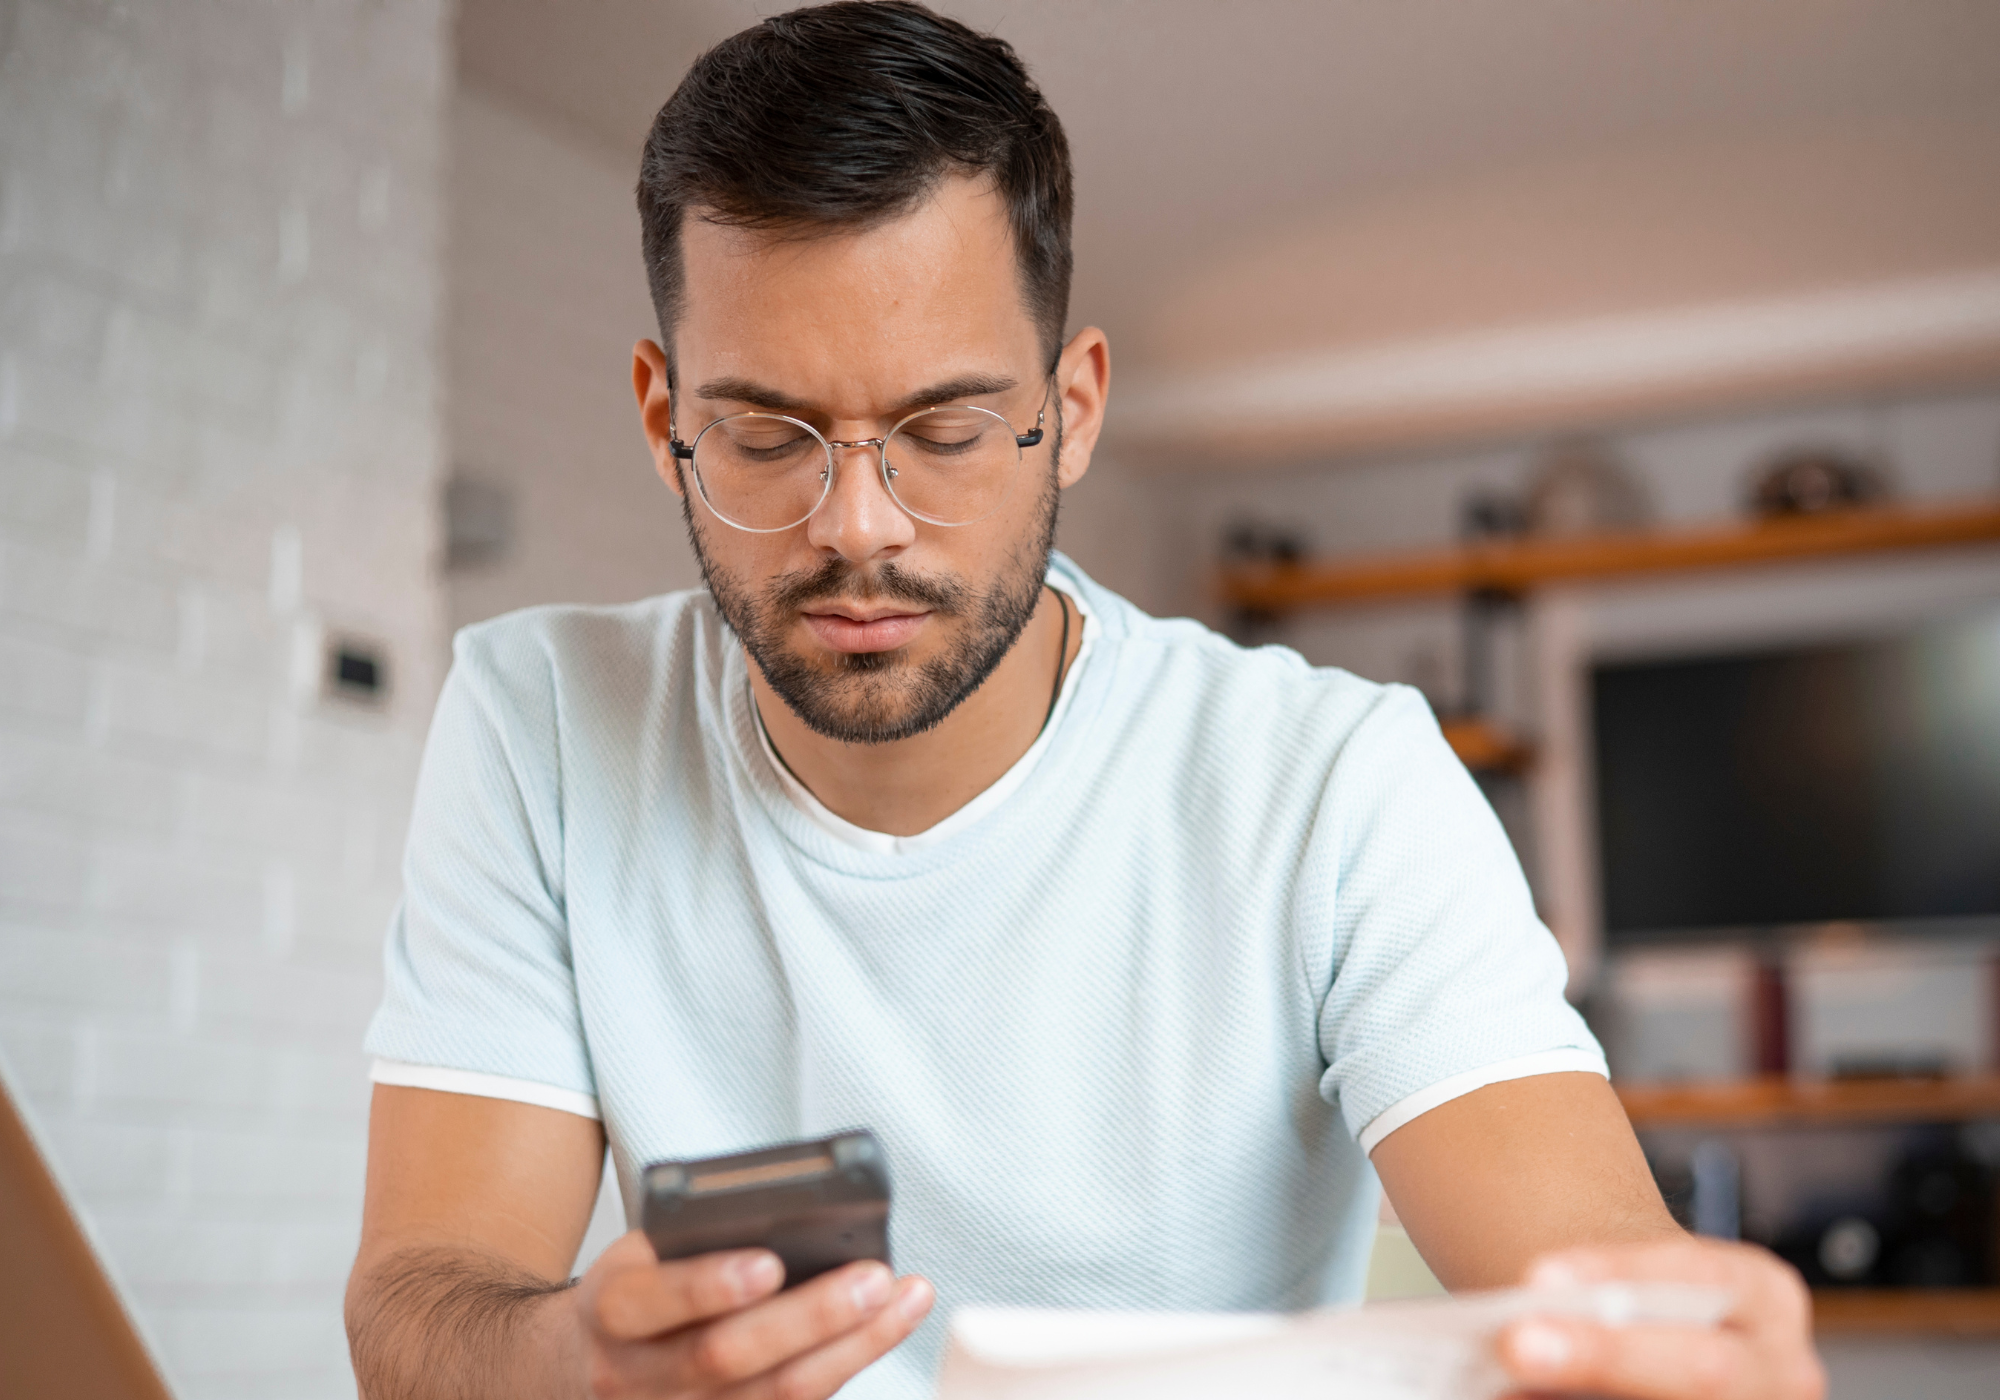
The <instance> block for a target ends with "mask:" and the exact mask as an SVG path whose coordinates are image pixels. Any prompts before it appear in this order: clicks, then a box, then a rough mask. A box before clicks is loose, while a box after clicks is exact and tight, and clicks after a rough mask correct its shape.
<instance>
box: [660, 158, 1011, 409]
mask: <svg viewBox="0 0 2000 1400" xmlns="http://www.w3.org/2000/svg"><path fill="white" fill-rule="evenodd" d="M682 248H683V264H684V269H685V272H684V278H685V280H684V288H685V292H684V297H683V301H682V310H681V317H680V321H679V324H678V325H677V326H676V327H675V337H674V339H675V355H676V358H677V360H678V361H679V368H680V375H681V378H682V382H683V383H688V382H693V383H699V382H701V381H702V380H705V379H709V378H714V377H716V376H741V377H744V378H748V379H752V380H755V381H757V382H759V383H766V384H771V385H773V386H774V387H782V388H785V389H787V390H789V391H791V392H794V393H798V394H800V395H802V396H809V397H812V398H814V399H816V400H820V399H824V400H826V401H829V402H831V401H835V400H851V399H855V398H857V397H868V396H870V395H871V394H875V393H884V394H891V395H893V394H894V392H895V391H896V390H897V389H898V388H899V387H901V388H902V389H904V390H907V389H908V388H909V387H911V381H912V380H914V381H915V382H917V383H928V382H932V381H935V380H937V379H939V378H940V377H944V376H947V375H950V374H952V373H956V372H959V371H979V370H989V371H990V370H995V369H1000V370H1011V371H1015V372H1020V371H1022V370H1025V369H1027V368H1028V367H1029V366H1030V365H1032V362H1033V360H1034V359H1035V358H1036V356H1037V354H1038V350H1037V341H1036V330H1035V325H1034V321H1033V319H1032V318H1031V317H1030V316H1029V314H1028V311H1027V308H1026V307H1025V305H1024V304H1023V302H1022V298H1021V287H1020V277H1019V273H1018V271H1017V269H1016V263H1015V257H1014V242H1013V234H1012V230H1011V228H1010V227H1009V224H1008V220H1007V210H1006V205H1005V203H1004V202H1003V200H1002V199H1001V197H1000V196H999V195H998V194H997V193H996V192H995V191H994V190H993V189H992V188H991V186H990V184H988V183H987V182H986V181H983V180H977V181H975V180H969V179H963V178H955V179H948V180H945V181H942V182H941V183H940V184H939V185H938V187H937V189H936V190H935V191H934V192H933V193H932V195H931V196H930V197H929V198H928V199H926V200H925V201H924V202H923V203H922V204H920V205H918V206H917V207H916V208H914V209H912V210H910V211H909V212H908V213H906V214H902V215H900V216H898V217H896V218H894V219H890V220H888V221H886V222H883V223H880V224H876V225H874V226H872V227H868V228H864V229H858V230H852V231H849V230H840V231H837V232H832V233H828V234H824V235H817V236H806V237H799V236H785V235H773V234H770V233H764V232H759V231H753V230H745V229H736V228H729V227H725V226H720V225H716V224H712V223H708V222H705V221H703V220H701V219H699V218H697V217H692V216H691V217H689V219H688V222H687V225H686V227H685V230H684V232H683V237H682Z"/></svg>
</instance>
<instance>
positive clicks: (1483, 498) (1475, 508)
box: [1458, 486, 1528, 541]
mask: <svg viewBox="0 0 2000 1400" xmlns="http://www.w3.org/2000/svg"><path fill="white" fill-rule="evenodd" d="M1527 531H1528V506H1527V502H1526V501H1524V500H1522V499H1521V497H1519V496H1517V495H1515V494H1513V493H1512V492H1508V491H1495V490H1493V489H1491V488H1490V487H1484V486H1479V487H1474V488H1473V489H1472V490H1471V491H1468V492H1467V493H1466V495H1465V499H1464V500H1463V501H1461V502H1460V503H1459V507H1458V533H1459V537H1460V538H1461V539H1464V540H1468V541H1471V540H1506V539H1513V538H1514V537H1515V536H1517V535H1524V534H1526V533H1527Z"/></svg>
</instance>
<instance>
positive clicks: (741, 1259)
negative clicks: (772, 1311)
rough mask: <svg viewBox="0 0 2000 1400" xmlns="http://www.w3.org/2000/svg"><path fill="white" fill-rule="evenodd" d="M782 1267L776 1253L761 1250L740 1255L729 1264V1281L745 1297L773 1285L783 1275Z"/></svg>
mask: <svg viewBox="0 0 2000 1400" xmlns="http://www.w3.org/2000/svg"><path fill="white" fill-rule="evenodd" d="M784 1267H785V1266H784V1265H782V1264H780V1263H779V1262H778V1256H777V1255H775V1254H766V1253H764V1252H762V1251H761V1250H760V1251H758V1252H757V1253H755V1254H744V1255H740V1256H738V1258H737V1259H736V1261H735V1262H734V1263H732V1264H731V1265H730V1266H729V1276H730V1281H731V1282H732V1283H734V1284H735V1285H736V1291H737V1292H738V1293H741V1294H743V1295H744V1296H746V1297H747V1296H749V1295H750V1294H753V1293H762V1292H764V1291H765V1290H766V1289H769V1288H773V1287H775V1286H776V1285H777V1283H778V1281H779V1280H780V1279H781V1278H783V1277H784Z"/></svg>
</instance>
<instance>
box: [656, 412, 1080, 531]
mask: <svg viewBox="0 0 2000 1400" xmlns="http://www.w3.org/2000/svg"><path fill="white" fill-rule="evenodd" d="M1047 412H1048V398H1047V395H1046V394H1044V396H1043V399H1042V407H1041V408H1039V409H1037V410H1036V412H1035V426H1034V428H1033V429H1032V430H1031V431H1029V432H1025V433H1017V432H1015V431H1014V425H1013V424H1011V423H1009V422H1008V421H1007V420H1006V419H1005V418H1002V417H1001V416H1000V415H999V414H997V413H995V412H993V411H992V410H991V409H985V408H974V407H972V406H971V405H970V404H948V405H944V406H942V407H937V408H920V409H918V410H917V411H916V412H915V413H912V414H910V415H909V416H908V417H907V418H904V419H903V420H902V421H901V422H899V423H897V424H896V426H895V427H893V428H891V429H889V431H888V433H887V434H886V435H884V436H882V437H878V438H862V439H860V440H858V441H855V442H840V441H836V440H831V439H828V438H824V437H821V436H820V434H819V432H818V430H817V429H815V428H814V427H813V426H812V425H811V424H810V423H805V422H802V421H800V420H799V419H797V418H792V417H789V416H787V415H785V414H782V413H732V414H730V415H729V416H728V417H727V418H718V419H716V420H715V421H714V422H713V423H710V424H709V425H708V426H707V427H705V428H703V429H702V430H701V431H700V432H698V433H696V434H695V437H694V441H693V442H692V443H684V442H682V441H681V440H680V439H679V438H678V437H676V438H673V439H672V440H671V444H670V446H671V450H672V452H673V454H674V456H676V457H678V458H679V459H681V460H682V461H684V462H687V463H688V464H689V466H690V468H691V470H692V474H693V476H694V485H695V490H696V491H698V492H700V493H701V499H702V502H703V503H704V504H705V505H707V507H708V508H709V509H710V510H711V511H713V512H714V513H715V516H716V518H717V519H718V520H721V521H722V522H723V523H724V524H725V525H733V526H735V527H736V528H737V529H739V530H748V531H751V532H752V533H754V534H760V535H768V534H774V533H776V532H777V531H779V530H789V529H791V528H792V527H793V526H796V525H802V524H804V523H805V522H806V521H807V520H809V519H811V518H812V514H813V512H814V511H816V510H818V509H819V508H820V506H821V505H823V504H824V503H825V501H826V498H827V497H828V496H829V495H831V494H832V492H833V472H834V455H833V450H834V449H835V448H836V447H839V448H862V447H870V448H874V449H876V460H877V464H878V466H879V467H880V470H881V473H882V485H883V486H884V488H886V489H887V490H888V492H889V496H890V498H891V499H892V500H894V501H895V503H896V504H897V505H899V506H901V507H902V508H903V510H904V511H905V512H906V513H907V514H909V515H911V516H914V517H915V518H916V519H918V520H922V521H925V522H927V523H929V524H932V525H972V524H976V523H978V522H979V521H981V520H984V519H985V518H986V517H987V516H989V515H991V514H993V512H994V511H996V510H998V509H999V508H1000V506H1001V504H1002V503H1003V502H1004V501H1006V499H1007V495H1008V493H1009V492H1010V491H1012V490H1013V487H1014V479H1015V478H1016V477H1018V476H1019V475H1020V474H1021V471H1020V467H1021V453H1022V451H1023V449H1025V448H1029V447H1035V446H1038V445H1039V444H1040V443H1041V440H1042V420H1043V418H1044V416H1045V415H1046V414H1047Z"/></svg>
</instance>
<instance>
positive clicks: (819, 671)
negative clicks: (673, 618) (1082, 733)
mask: <svg viewBox="0 0 2000 1400" xmlns="http://www.w3.org/2000/svg"><path fill="white" fill-rule="evenodd" d="M1061 451H1062V430H1061V427H1060V426H1058V427H1057V429H1056V443H1055V453H1054V454H1053V455H1054V457H1055V460H1056V461H1060V460H1061V455H1060V454H1061ZM1059 502H1060V491H1059V489H1058V488H1057V485H1056V473H1055V470H1054V468H1053V467H1051V469H1050V471H1049V473H1048V475H1047V476H1046V477H1045V478H1044V480H1043V484H1042V493H1041V499H1040V501H1039V502H1038V503H1037V506H1036V520H1035V524H1034V528H1033V529H1032V530H1031V532H1030V533H1029V536H1028V537H1027V538H1026V539H1024V540H1023V541H1021V543H1020V544H1019V545H1018V546H1017V547H1016V548H1015V549H1013V550H1012V551H1010V552H1009V554H1008V557H1007V562H1006V565H1005V566H1004V567H1003V568H1002V569H1001V571H1000V573H999V575H998V576H997V577H995V578H994V579H992V580H991V581H990V582H989V583H988V584H987V585H986V586H984V587H975V586H974V585H972V584H970V583H968V582H967V581H966V580H964V579H962V578H959V577H957V576H955V575H950V574H917V573H912V572H910V571H909V570H906V569H901V568H898V567H897V566H896V565H895V564H894V563H893V562H892V563H886V564H881V565H878V566H876V567H875V568H872V569H867V568H857V567H856V566H854V565H853V564H850V563H848V562H847V560H845V559H842V558H840V557H839V556H838V555H836V556H834V557H832V558H830V559H827V560H825V561H824V562H823V563H821V564H819V565H818V566H817V567H815V568H811V569H800V570H795V571H794V572H792V573H788V574H781V575H779V576H778V577H777V578H776V579H773V580H772V581H771V582H770V583H769V584H768V585H766V586H765V587H764V588H763V589H762V590H761V591H759V590H758V589H756V588H754V587H753V586H751V585H750V584H749V583H748V582H746V581H745V580H743V579H740V578H738V577H736V576H735V575H732V574H730V573H729V572H727V571H726V570H724V569H723V568H722V567H721V566H719V565H718V564H717V563H716V562H715V560H714V559H713V558H712V557H711V556H710V554H709V553H708V551H707V550H706V549H705V548H703V546H702V538H701V531H700V530H699V529H698V528H697V527H696V525H695V519H694V505H693V492H692V491H690V490H687V489H685V484H684V488H683V490H682V491H681V514H682V517H683V518H684V519H685V520H686V522H687V531H688V542H689V543H690V544H691V545H692V546H693V547H694V555H695V560H696V562H697V563H698V564H700V566H701V577H702V582H704V583H705V584H707V585H708V591H709V594H710V596H712V597H713V598H714V599H715V606H716V610H717V611H719V612H720V613H721V614H722V620H723V621H724V622H725V623H727V624H728V625H729V628H730V630H731V631H733V632H734V633H735V634H736V636H737V638H738V640H740V641H741V642H742V643H743V649H744V650H745V651H747V652H748V653H749V654H750V659H751V660H752V661H754V662H756V663H757V669H758V670H760V671H762V672H763V673H764V680H765V682H766V684H768V685H769V686H770V687H771V689H772V690H773V691H774V692H775V693H776V694H777V696H778V698H779V699H780V700H783V701H784V702H785V706H786V708H788V709H789V710H791V712H792V713H793V714H795V715H797V716H798V717H799V719H800V720H801V721H802V722H803V723H804V724H805V725H806V727H807V728H809V729H811V730H812V731H813V733H815V734H818V735H820V736H822V737H823V738H827V739H835V740H838V741H840V742H841V743H846V744H887V743H893V742H894V741H896V740H898V739H908V738H911V737H912V736H914V735H917V734H922V733H925V732H927V731H928V730H932V729H935V728H936V727H937V726H938V725H940V724H942V723H943V722H944V720H945V718H946V717H947V716H948V715H950V714H951V712H952V711H953V710H956V709H957V708H958V707H959V705H960V704H962V703H963V702H964V701H965V698H966V697H967V696H968V695H971V694H972V692H973V691H975V690H977V689H979V687H980V686H982V685H984V684H985V683H986V678H987V677H988V676H990V675H992V674H993V671H994V668H996V667H997V666H999V664H1000V662H1001V661H1002V660H1003V659H1004V658H1005V657H1006V655H1007V653H1008V652H1009V651H1011V650H1013V647H1014V643H1015V642H1017V641H1018V640H1020V636H1021V632H1022V630H1023V629H1024V628H1026V627H1027V625H1028V621H1029V619H1030V618H1032V617H1033V616H1034V615H1035V608H1036V606H1037V605H1038V604H1039V603H1040V602H1041V595H1042V587H1043V582H1044V579H1045V578H1046V576H1047V574H1048V570H1049V555H1050V554H1051V553H1052V552H1053V551H1054V550H1055V544H1056V515H1057V511H1058V507H1059ZM724 528H725V529H726V528H728V527H726V526H725V527H724ZM833 600H845V601H847V602H850V603H860V604H870V603H880V602H892V603H910V604H914V605H916V606H918V607H920V608H924V609H926V610H928V611H929V612H930V613H931V614H932V615H933V616H935V617H937V618H939V619H941V620H945V621H949V622H955V623H956V624H957V625H956V627H954V628H953V629H952V630H951V633H950V635H949V637H948V640H947V642H946V644H945V647H944V650H943V652H942V653H941V654H939V655H937V656H935V657H932V658H931V659H930V660H928V661H925V662H922V663H921V664H919V663H916V662H913V661H911V660H910V659H909V658H908V657H907V656H905V655H903V654H902V651H901V649H900V648H899V649H896V650H892V651H875V652H836V653H834V654H833V656H832V657H831V658H830V659H829V660H826V661H823V662H816V661H813V660H810V659H808V658H807V657H806V656H804V655H802V654H801V653H800V652H799V651H798V650H796V649H795V648H794V647H793V646H792V645H791V643H789V642H788V641H787V640H786V638H787V634H788V633H789V632H790V631H791V629H792V627H793V626H794V624H795V621H796V619H797V616H798V612H799V610H800V609H801V608H803V607H804V606H805V605H806V604H808V603H815V602H829V601H833Z"/></svg>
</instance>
